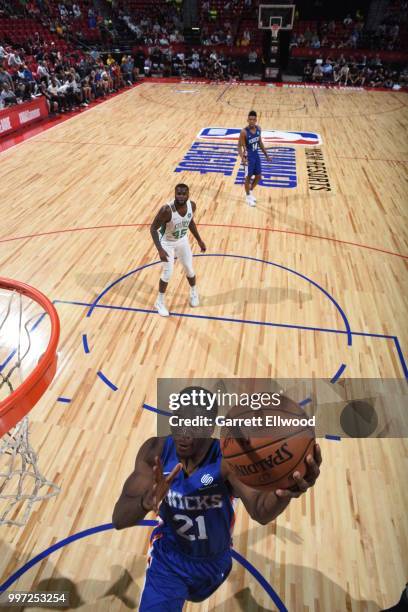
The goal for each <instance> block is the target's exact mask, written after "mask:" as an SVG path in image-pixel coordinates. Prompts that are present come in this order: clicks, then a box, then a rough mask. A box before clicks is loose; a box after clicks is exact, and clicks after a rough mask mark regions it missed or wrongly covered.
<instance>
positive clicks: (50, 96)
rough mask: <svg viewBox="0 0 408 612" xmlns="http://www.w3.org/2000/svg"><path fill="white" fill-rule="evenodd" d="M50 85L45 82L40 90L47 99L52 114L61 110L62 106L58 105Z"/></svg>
mask: <svg viewBox="0 0 408 612" xmlns="http://www.w3.org/2000/svg"><path fill="white" fill-rule="evenodd" d="M49 87H50V86H48V87H47V86H46V84H45V83H41V84H40V92H41V94H42V95H43V96H44V98H45V99H46V101H47V106H48V112H49V114H50V115H51V116H52V115H54V114H56V113H58V112H60V108H59V105H58V100H57V99H56V97H55V96H53V94H51V93H50V91H49Z"/></svg>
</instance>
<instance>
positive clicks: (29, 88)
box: [17, 64, 36, 98]
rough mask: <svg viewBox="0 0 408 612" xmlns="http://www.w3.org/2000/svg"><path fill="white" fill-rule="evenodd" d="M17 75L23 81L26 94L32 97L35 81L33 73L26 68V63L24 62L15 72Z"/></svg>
mask: <svg viewBox="0 0 408 612" xmlns="http://www.w3.org/2000/svg"><path fill="white" fill-rule="evenodd" d="M17 76H18V78H19V79H20V81H21V82H22V83H24V85H25V89H26V93H27V94H28V96H29V97H32V98H34V92H35V87H36V81H35V79H34V76H33V73H32V72H31V70H29V69H28V68H27V65H26V64H24V65H23V66H22V67H21V68H20V70H19V71H18V72H17Z"/></svg>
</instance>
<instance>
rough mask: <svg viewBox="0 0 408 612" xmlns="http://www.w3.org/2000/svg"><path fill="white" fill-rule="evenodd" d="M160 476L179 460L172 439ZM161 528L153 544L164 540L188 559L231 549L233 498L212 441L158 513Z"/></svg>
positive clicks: (216, 445)
mask: <svg viewBox="0 0 408 612" xmlns="http://www.w3.org/2000/svg"><path fill="white" fill-rule="evenodd" d="M161 460H162V464H163V472H165V473H166V472H171V470H172V469H173V468H174V466H175V465H177V463H179V459H178V457H177V454H176V447H175V445H174V441H173V438H172V437H171V436H169V437H167V438H166V441H165V445H164V448H163V451H162V454H161ZM159 520H160V524H159V526H158V527H157V528H156V529H155V531H154V534H153V538H152V540H155V539H157V538H158V537H165V539H166V541H167V542H168V543H171V544H172V545H173V546H174V547H175V548H176V549H178V550H179V551H181V552H183V553H184V554H186V555H189V556H191V557H214V556H217V555H220V554H221V553H223V552H225V551H226V550H228V549H229V548H230V547H231V532H232V527H233V524H234V506H233V497H232V496H231V493H230V491H229V489H228V487H227V485H226V483H225V481H224V480H223V479H222V477H221V450H220V443H219V441H218V440H213V442H212V444H211V446H210V448H209V450H208V452H207V455H206V456H205V457H204V459H203V460H202V462H201V463H200V464H199V466H198V467H197V468H196V469H195V470H194V472H193V473H192V474H190V476H187V474H185V472H184V471H183V470H182V471H181V472H180V473H179V474H177V476H176V478H175V479H174V480H173V482H172V485H171V488H170V490H169V492H168V494H167V495H166V497H165V498H164V500H163V501H162V503H161V505H160V509H159Z"/></svg>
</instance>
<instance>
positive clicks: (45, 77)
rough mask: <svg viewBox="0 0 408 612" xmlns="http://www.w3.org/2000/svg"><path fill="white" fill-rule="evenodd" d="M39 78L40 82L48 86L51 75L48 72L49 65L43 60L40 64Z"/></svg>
mask: <svg viewBox="0 0 408 612" xmlns="http://www.w3.org/2000/svg"><path fill="white" fill-rule="evenodd" d="M37 77H38V79H39V81H40V82H44V83H45V84H46V85H47V86H48V82H49V79H50V73H49V72H48V68H47V65H46V63H45V62H44V61H43V60H40V61H39V62H38V68H37Z"/></svg>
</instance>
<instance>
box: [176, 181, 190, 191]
mask: <svg viewBox="0 0 408 612" xmlns="http://www.w3.org/2000/svg"><path fill="white" fill-rule="evenodd" d="M178 190H182V191H189V189H188V185H186V184H185V183H178V185H176V191H178Z"/></svg>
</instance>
